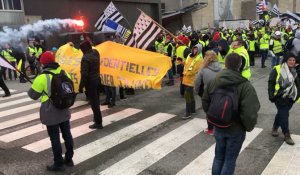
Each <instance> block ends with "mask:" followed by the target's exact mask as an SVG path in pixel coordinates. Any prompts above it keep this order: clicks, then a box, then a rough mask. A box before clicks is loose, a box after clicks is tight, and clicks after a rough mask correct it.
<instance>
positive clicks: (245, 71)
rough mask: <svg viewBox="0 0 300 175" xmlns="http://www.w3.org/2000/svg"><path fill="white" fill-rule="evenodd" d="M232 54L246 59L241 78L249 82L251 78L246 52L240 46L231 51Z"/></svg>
mask: <svg viewBox="0 0 300 175" xmlns="http://www.w3.org/2000/svg"><path fill="white" fill-rule="evenodd" d="M233 52H234V53H237V54H239V55H240V56H242V57H244V58H245V59H246V63H245V66H244V68H243V71H242V76H243V77H245V78H247V79H248V80H249V79H250V77H251V70H250V59H249V54H248V52H247V50H246V49H245V48H244V47H243V46H241V47H239V48H237V49H235V50H233Z"/></svg>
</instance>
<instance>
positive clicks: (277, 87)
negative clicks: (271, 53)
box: [274, 65, 281, 95]
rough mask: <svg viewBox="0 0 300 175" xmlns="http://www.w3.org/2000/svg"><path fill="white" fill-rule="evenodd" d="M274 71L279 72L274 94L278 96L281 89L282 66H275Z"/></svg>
mask: <svg viewBox="0 0 300 175" xmlns="http://www.w3.org/2000/svg"><path fill="white" fill-rule="evenodd" d="M274 69H275V70H276V72H277V77H276V84H275V92H274V95H276V94H277V93H278V90H279V89H280V86H279V83H278V80H279V77H280V69H281V65H277V66H274Z"/></svg>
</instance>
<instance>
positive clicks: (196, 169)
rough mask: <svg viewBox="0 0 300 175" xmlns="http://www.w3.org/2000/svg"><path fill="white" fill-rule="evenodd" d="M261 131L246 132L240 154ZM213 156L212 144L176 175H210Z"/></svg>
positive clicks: (258, 129)
mask: <svg viewBox="0 0 300 175" xmlns="http://www.w3.org/2000/svg"><path fill="white" fill-rule="evenodd" d="M261 131H262V129H260V128H255V129H254V130H253V131H251V132H250V133H249V132H248V133H247V135H246V139H245V141H244V143H243V146H242V149H241V151H240V152H242V151H243V150H244V149H245V148H246V147H247V146H248V145H249V144H250V143H251V142H252V141H253V140H254V139H255V137H256V136H257V135H258V134H259V133H260V132H261ZM214 156H215V144H213V145H212V146H211V147H210V148H208V149H207V150H206V151H205V152H203V153H202V154H201V155H200V156H198V157H197V158H196V159H195V160H193V161H192V162H191V163H189V164H188V165H187V166H186V167H184V168H183V169H182V170H181V171H179V172H178V173H177V175H190V174H197V175H198V174H199V175H200V174H201V175H206V174H211V167H212V164H213V159H214Z"/></svg>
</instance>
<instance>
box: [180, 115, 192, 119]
mask: <svg viewBox="0 0 300 175" xmlns="http://www.w3.org/2000/svg"><path fill="white" fill-rule="evenodd" d="M190 118H192V116H191V115H189V116H182V117H181V119H182V120H186V119H190Z"/></svg>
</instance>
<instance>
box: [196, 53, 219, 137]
mask: <svg viewBox="0 0 300 175" xmlns="http://www.w3.org/2000/svg"><path fill="white" fill-rule="evenodd" d="M222 69H223V68H222V66H221V65H220V63H219V62H218V58H217V55H216V53H215V52H214V51H211V50H208V51H206V53H205V56H204V62H203V69H201V70H200V71H199V72H198V74H197V76H196V78H195V92H196V93H197V94H199V93H200V94H199V95H200V97H202V95H203V91H204V89H205V88H206V86H207V84H208V83H209V82H210V81H211V80H213V79H214V78H215V77H216V75H217V73H218V72H220V71H221V70H222ZM200 87H202V89H200ZM200 91H202V92H200ZM204 133H206V134H208V135H213V134H214V128H213V125H212V124H211V123H209V122H207V128H206V129H205V130H204Z"/></svg>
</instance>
